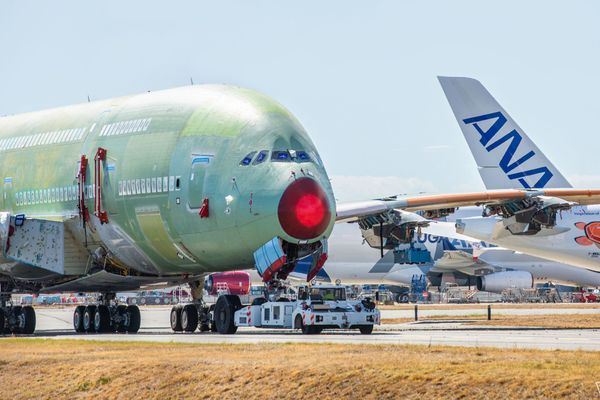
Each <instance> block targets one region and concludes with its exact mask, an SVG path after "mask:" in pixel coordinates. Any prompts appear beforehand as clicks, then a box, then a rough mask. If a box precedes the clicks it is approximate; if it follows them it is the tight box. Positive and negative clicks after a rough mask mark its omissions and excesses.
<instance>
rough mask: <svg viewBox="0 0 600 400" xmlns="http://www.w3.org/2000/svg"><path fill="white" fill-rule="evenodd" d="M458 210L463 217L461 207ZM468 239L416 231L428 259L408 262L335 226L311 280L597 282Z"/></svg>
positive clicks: (504, 284) (298, 273)
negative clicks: (320, 265)
mask: <svg viewBox="0 0 600 400" xmlns="http://www.w3.org/2000/svg"><path fill="white" fill-rule="evenodd" d="M473 212H475V213H481V209H480V208H477V207H473V208H470V211H469V213H471V215H472V213H473ZM460 213H461V215H465V210H464V209H461V210H460ZM425 230H427V229H426V228H425ZM466 239H467V238H461V239H457V238H446V237H441V236H434V235H429V234H425V233H422V234H420V235H415V237H414V238H413V245H414V246H415V247H422V248H426V250H427V251H428V252H429V254H430V255H431V260H430V261H428V262H424V263H420V264H406V263H402V262H399V261H398V260H396V259H395V258H396V257H395V254H394V250H386V251H385V254H384V256H383V258H381V257H380V256H379V254H378V253H377V252H375V251H373V249H372V248H370V247H369V246H368V245H367V244H366V243H364V244H363V245H358V243H360V242H361V240H362V236H361V233H360V230H359V229H357V227H356V226H355V224H336V225H335V226H334V228H333V232H332V234H331V236H330V237H329V240H328V248H329V259H328V261H327V263H326V264H325V266H324V267H323V268H322V269H321V271H319V273H318V275H317V276H316V277H315V278H316V279H317V280H319V281H325V282H341V283H343V284H345V285H354V284H371V285H379V284H388V285H410V284H411V282H412V280H413V277H416V278H417V279H418V278H420V277H421V276H425V277H426V278H427V280H428V281H429V283H430V284H431V285H432V286H441V285H442V284H443V283H447V282H452V283H457V284H458V285H460V286H471V285H472V286H477V287H478V289H480V290H485V291H490V292H497V293H499V292H502V291H503V290H504V289H506V288H511V287H516V288H531V287H533V285H534V284H535V283H548V282H552V283H554V284H564V285H570V286H587V287H599V286H600V273H599V272H596V271H589V270H586V269H582V268H579V267H573V266H571V265H568V264H563V263H558V262H554V261H548V260H545V259H543V258H538V257H533V256H529V255H526V254H522V253H517V252H514V251H512V250H506V249H502V248H497V247H494V246H491V245H488V244H486V243H485V242H479V241H476V242H475V243H473V242H471V241H469V240H466ZM307 273H308V265H303V263H299V265H298V266H297V267H296V269H295V270H294V271H293V272H292V273H291V274H290V277H292V278H297V279H306V276H307ZM257 278H258V276H257V275H256V277H255V279H257Z"/></svg>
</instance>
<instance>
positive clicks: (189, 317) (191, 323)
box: [181, 304, 198, 332]
mask: <svg viewBox="0 0 600 400" xmlns="http://www.w3.org/2000/svg"><path fill="white" fill-rule="evenodd" d="M181 328H182V329H183V330H184V331H186V332H194V331H195V330H196V328H198V310H197V309H196V307H195V306H194V305H193V304H187V305H186V306H184V307H183V309H182V310H181Z"/></svg>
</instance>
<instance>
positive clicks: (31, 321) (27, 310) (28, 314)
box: [21, 306, 35, 335]
mask: <svg viewBox="0 0 600 400" xmlns="http://www.w3.org/2000/svg"><path fill="white" fill-rule="evenodd" d="M21 313H22V314H23V318H24V319H25V321H24V322H25V324H24V326H23V329H22V330H21V333H24V334H26V335H32V334H33V332H35V310H34V309H33V307H31V306H25V307H23V308H21Z"/></svg>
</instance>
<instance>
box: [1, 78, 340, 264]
mask: <svg viewBox="0 0 600 400" xmlns="http://www.w3.org/2000/svg"><path fill="white" fill-rule="evenodd" d="M98 148H103V149H106V156H107V157H106V160H105V161H104V162H102V163H101V164H100V166H101V171H100V174H99V176H98V177H96V176H95V174H94V155H95V154H96V152H97V150H98ZM82 155H85V156H86V157H87V158H88V159H89V166H88V168H87V174H86V188H85V196H84V197H85V204H86V207H87V208H88V209H89V213H90V218H89V223H88V224H87V226H86V235H87V236H88V238H87V239H88V247H87V251H88V252H90V253H92V252H93V251H94V249H96V248H98V247H103V248H104V249H105V250H106V251H107V252H108V253H109V254H110V255H111V256H112V257H113V258H114V259H116V260H118V261H119V263H120V264H122V265H125V266H126V267H127V268H130V269H133V270H138V271H141V272H144V273H148V274H156V275H179V274H188V273H189V274H195V273H202V272H212V271H223V270H231V269H242V268H249V267H252V266H253V265H254V259H253V252H254V251H255V250H256V249H257V248H259V247H260V246H261V245H263V244H264V243H266V242H268V241H269V240H270V239H272V238H273V237H279V238H281V239H282V240H283V241H285V242H288V243H295V244H298V243H312V242H316V241H319V240H321V239H322V238H324V237H327V236H328V235H329V234H330V233H331V229H332V227H333V223H334V219H335V209H334V205H335V202H334V198H333V194H332V190H331V186H330V184H329V180H328V177H327V174H326V172H325V169H324V168H323V165H322V163H321V161H320V158H319V155H318V153H317V151H316V149H315V146H314V145H313V143H312V142H311V140H310V138H309V137H308V135H307V134H306V132H305V131H304V129H303V128H302V126H301V125H300V123H299V122H298V121H297V120H296V119H295V118H294V117H293V115H292V114H291V113H290V112H288V111H287V110H286V109H284V108H283V107H282V106H281V105H279V104H277V103H276V102H274V101H273V100H272V99H270V98H268V97H266V96H264V95H261V94H259V93H256V92H254V91H251V90H247V89H242V88H237V87H231V86H219V85H205V86H190V87H184V88H178V89H172V90H165V91H159V92H153V93H144V94H140V95H135V96H129V97H121V98H115V99H110V100H105V101H98V102H92V103H86V104H81V105H76V106H71V107H65V108H58V109H53V110H48V111H41V112H35V113H29V114H22V115H17V116H9V117H3V118H0V171H1V173H2V176H3V179H4V182H3V184H2V186H1V188H0V190H1V191H2V192H1V196H0V206H1V207H0V209H1V210H2V211H5V212H10V213H11V214H25V215H26V217H27V218H40V219H52V220H63V221H66V220H71V221H80V216H79V209H78V180H77V174H78V171H79V162H80V159H81V156H82ZM248 155H249V157H247V158H246V156H248ZM96 178H97V179H99V182H100V184H99V186H100V189H101V209H102V210H106V212H107V216H108V223H106V224H101V223H100V220H99V219H98V218H97V217H96V216H94V201H95V198H94V193H95V191H94V183H95V182H94V180H95V179H96ZM300 180H303V181H306V180H310V181H311V183H312V182H316V183H317V185H318V187H319V188H321V189H322V191H323V193H324V195H325V196H326V199H327V201H326V202H325V203H327V204H326V207H327V208H328V212H327V214H326V215H325V217H326V219H327V220H326V221H324V223H320V225H319V227H318V229H317V230H314V229H313V230H312V231H311V230H310V229H308V232H309V235H308V236H310V235H313V236H311V237H307V236H306V235H300V236H302V237H298V235H295V233H294V232H295V231H294V230H293V229H292V230H290V229H284V228H283V227H282V224H281V218H282V217H281V215H282V213H283V214H284V215H285V213H286V212H288V213H293V212H296V211H295V210H285V209H284V210H282V209H281V207H282V206H281V204H280V201H281V198H282V195H283V193H284V192H285V191H286V189H287V188H288V187H290V186H291V185H292V184H293V183H294V182H298V181H300ZM300 186H301V185H300ZM309 186H310V185H309ZM300 189H302V188H300ZM308 196H309V197H310V196H311V194H310V193H309V194H308ZM302 201H304V200H302ZM309 203H310V202H309ZM206 204H208V207H206V206H205V205H206ZM302 204H303V203H302ZM302 204H300V205H296V204H295V205H293V206H298V207H302ZM203 205H204V206H205V207H204V209H203ZM307 207H308V209H307V210H300V213H301V214H302V213H304V214H302V215H300V216H299V218H300V220H301V222H303V223H306V224H307V225H311V224H312V225H314V224H315V222H314V221H312V220H311V218H313V217H314V215H312V214H311V212H312V210H311V209H310V207H311V204H308V205H307ZM206 208H207V209H208V216H206V215H205V214H204V217H201V215H200V214H201V210H202V212H203V213H205V212H206ZM307 218H308V219H307ZM313 219H314V218H313ZM321 222H322V221H321ZM75 225H77V226H80V225H81V226H82V225H83V224H82V223H81V222H78V223H77V224H75ZM309 228H310V227H309ZM313 228H314V226H313ZM290 232H292V235H290ZM73 234H74V236H75V237H76V239H77V241H78V242H80V243H81V245H82V246H83V243H84V242H85V238H84V237H83V236H81V232H79V233H78V231H74V233H73ZM294 235H295V236H294ZM82 267H85V266H82ZM67 273H68V272H67V271H65V274H67Z"/></svg>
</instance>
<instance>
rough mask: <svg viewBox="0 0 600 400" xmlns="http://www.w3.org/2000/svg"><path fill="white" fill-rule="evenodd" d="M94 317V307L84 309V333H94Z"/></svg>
mask: <svg viewBox="0 0 600 400" xmlns="http://www.w3.org/2000/svg"><path fill="white" fill-rule="evenodd" d="M95 316H96V306H94V305H90V306H86V307H85V311H84V312H83V330H84V331H85V332H94V317H95Z"/></svg>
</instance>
